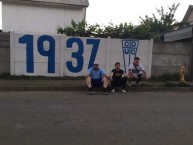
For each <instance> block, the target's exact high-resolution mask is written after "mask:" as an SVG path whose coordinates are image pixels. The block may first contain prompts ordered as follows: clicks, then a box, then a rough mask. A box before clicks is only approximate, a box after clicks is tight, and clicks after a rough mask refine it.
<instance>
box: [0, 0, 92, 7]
mask: <svg viewBox="0 0 193 145" xmlns="http://www.w3.org/2000/svg"><path fill="white" fill-rule="evenodd" d="M0 1H2V2H14V3H15V2H25V3H26V2H33V3H38V2H39V3H44V4H53V5H61V6H67V5H72V6H73V5H74V6H83V7H88V6H89V1H88V0H0Z"/></svg>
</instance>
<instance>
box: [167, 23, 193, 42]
mask: <svg viewBox="0 0 193 145" xmlns="http://www.w3.org/2000/svg"><path fill="white" fill-rule="evenodd" d="M192 28H193V26H190V27H186V28H183V29H180V30H176V31H173V32H169V33H165V35H164V41H165V42H170V41H177V40H183V39H187V38H191V37H192V36H193V29H192Z"/></svg>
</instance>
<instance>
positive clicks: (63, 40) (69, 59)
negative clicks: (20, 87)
mask: <svg viewBox="0 0 193 145" xmlns="http://www.w3.org/2000/svg"><path fill="white" fill-rule="evenodd" d="M152 47H153V41H152V40H126V39H125V40H122V39H111V38H87V37H69V36H64V35H38V34H21V33H11V74H12V75H30V76H83V75H84V74H85V73H86V70H87V69H89V68H90V67H92V65H93V63H94V61H95V60H99V62H100V67H102V68H103V69H104V70H105V71H106V72H107V73H110V71H111V69H112V68H113V67H114V63H115V62H117V61H119V62H120V63H121V64H122V69H124V70H125V71H126V72H127V69H128V65H129V64H130V63H132V60H133V58H134V57H135V56H136V55H137V56H139V57H140V58H141V61H142V64H143V65H144V66H145V68H146V70H147V73H148V75H149V76H150V75H151V61H152V60H151V59H152Z"/></svg>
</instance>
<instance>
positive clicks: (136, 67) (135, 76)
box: [129, 57, 147, 86]
mask: <svg viewBox="0 0 193 145" xmlns="http://www.w3.org/2000/svg"><path fill="white" fill-rule="evenodd" d="M139 61H140V58H139V57H135V58H134V61H133V63H132V64H130V65H129V81H130V84H129V85H130V86H131V81H135V83H136V85H139V82H140V81H141V80H142V79H147V75H146V72H145V69H144V67H143V65H142V64H140V63H139Z"/></svg>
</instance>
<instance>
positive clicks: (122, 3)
mask: <svg viewBox="0 0 193 145" xmlns="http://www.w3.org/2000/svg"><path fill="white" fill-rule="evenodd" d="M89 3H90V6H89V7H88V8H87V14H86V20H87V22H88V23H89V24H95V23H98V24H100V25H108V23H109V22H110V21H111V22H113V23H114V24H120V23H124V22H128V23H129V22H132V23H133V25H138V24H139V16H141V17H144V16H145V15H149V16H150V15H152V13H156V8H160V7H161V6H163V7H164V8H165V9H167V6H171V5H172V4H173V3H176V4H177V3H180V6H179V8H178V10H177V12H176V15H175V19H176V20H178V21H181V20H182V19H183V17H184V15H185V13H186V11H187V9H188V6H189V5H193V1H192V2H191V0H89ZM0 29H2V7H1V2H0Z"/></svg>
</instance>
